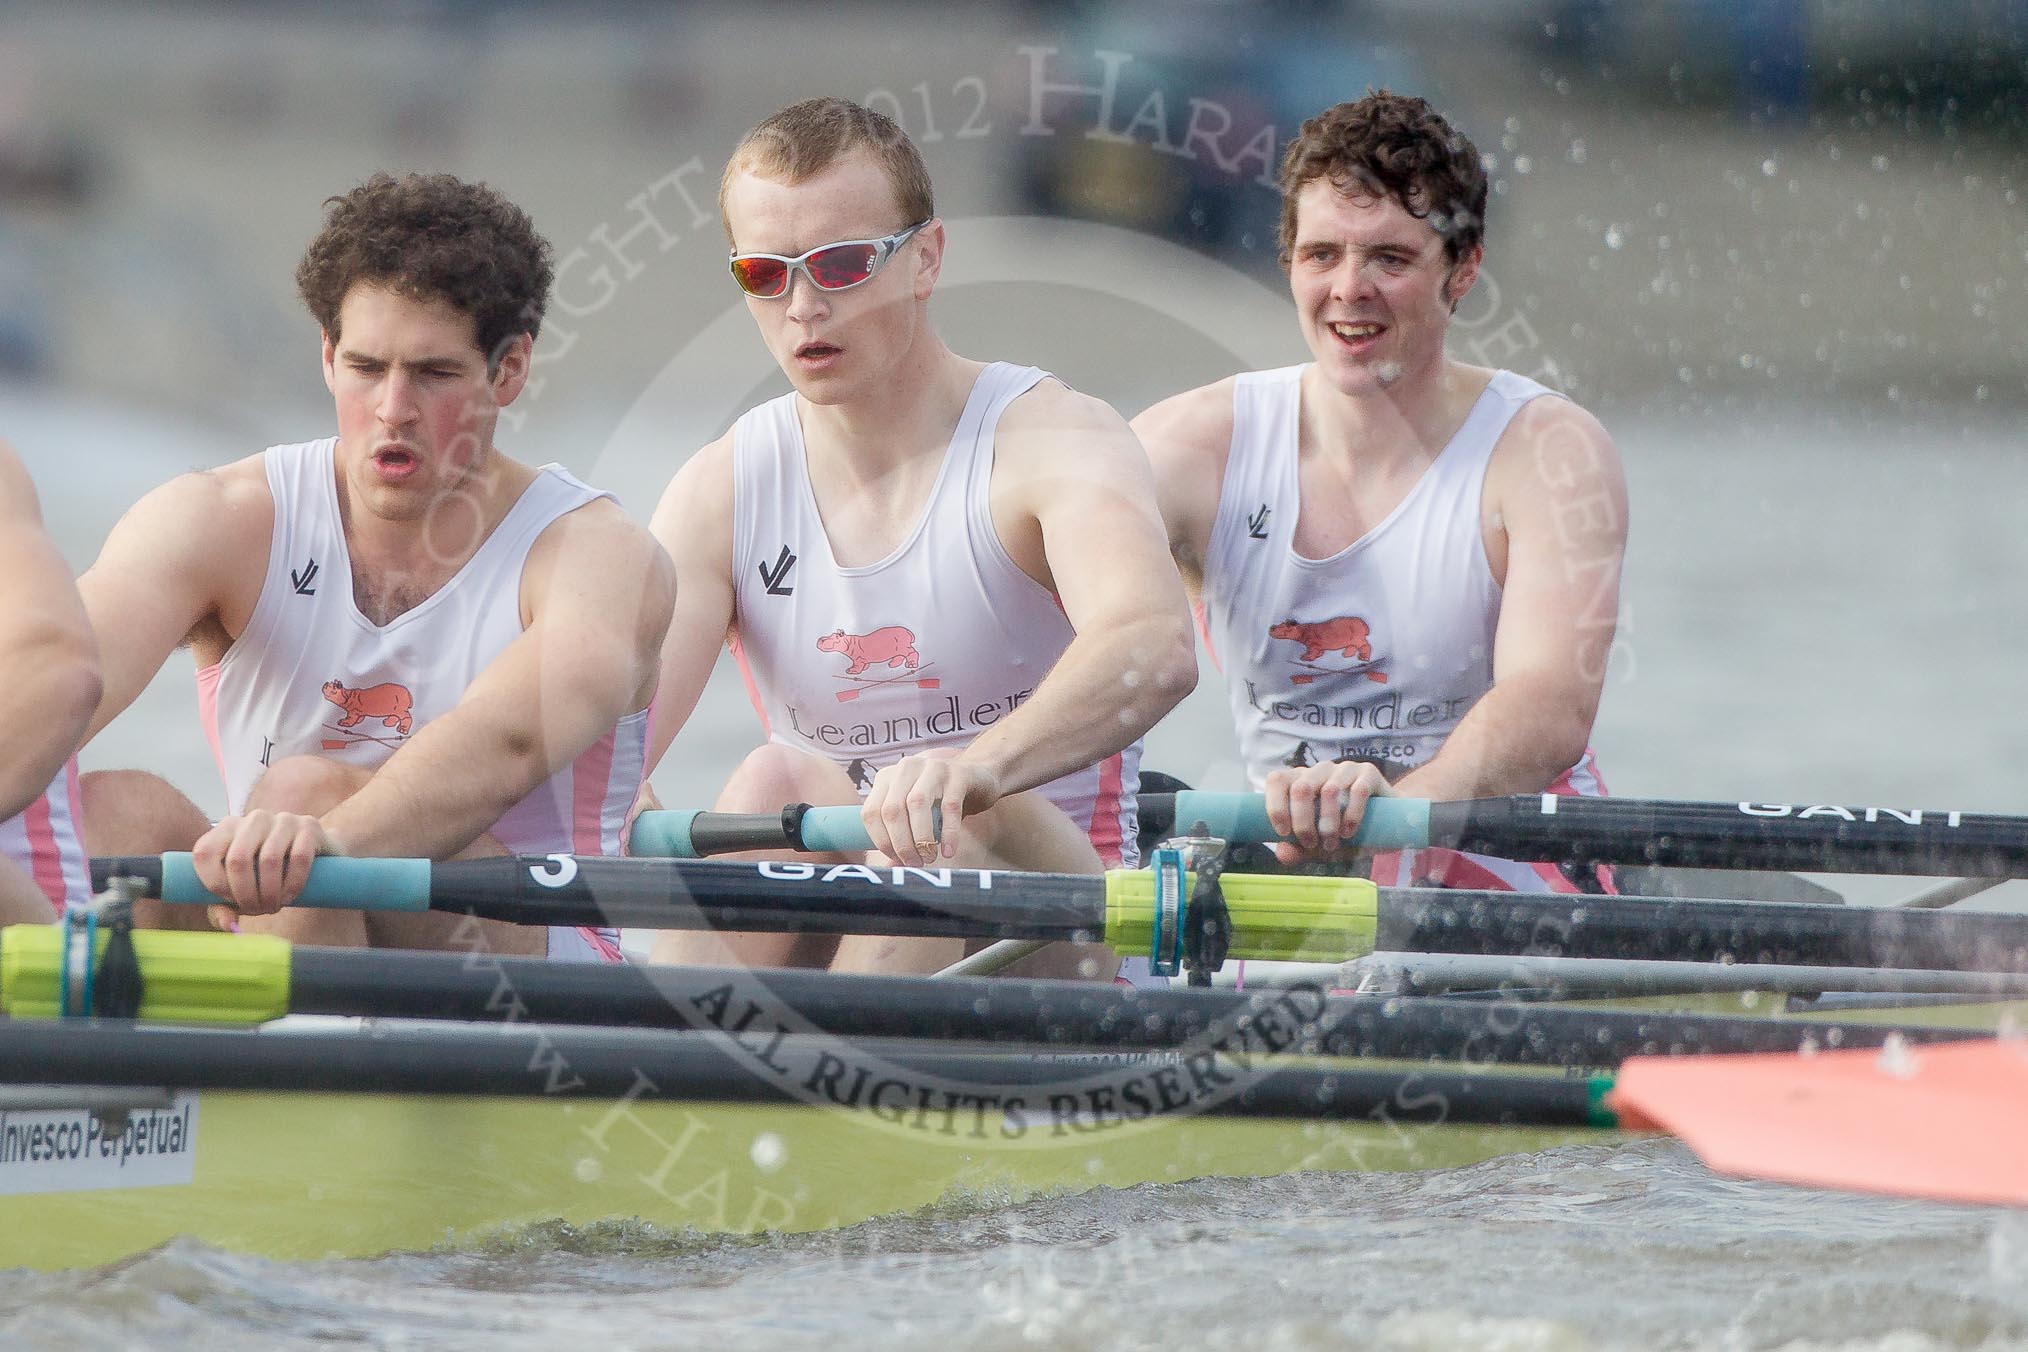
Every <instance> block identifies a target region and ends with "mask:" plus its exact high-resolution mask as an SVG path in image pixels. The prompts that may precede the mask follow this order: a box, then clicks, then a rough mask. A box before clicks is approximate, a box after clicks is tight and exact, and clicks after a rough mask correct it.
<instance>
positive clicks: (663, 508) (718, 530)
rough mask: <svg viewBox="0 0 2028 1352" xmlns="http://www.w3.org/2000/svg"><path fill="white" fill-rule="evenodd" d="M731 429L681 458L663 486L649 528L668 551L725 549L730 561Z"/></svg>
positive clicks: (679, 555)
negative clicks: (673, 472)
mask: <svg viewBox="0 0 2028 1352" xmlns="http://www.w3.org/2000/svg"><path fill="white" fill-rule="evenodd" d="M733 446H734V431H733V429H731V428H728V429H727V430H726V431H725V433H724V434H723V435H722V436H720V437H718V438H717V439H716V440H714V441H709V442H706V443H705V444H704V445H703V446H701V447H699V448H698V449H697V451H696V452H695V453H693V454H692V455H691V456H690V458H689V459H688V460H685V461H684V462H683V464H682V466H681V467H680V468H678V469H677V471H676V473H675V474H674V475H672V476H671V477H670V479H669V486H668V487H667V488H665V489H663V490H662V497H661V499H660V501H658V502H657V503H656V504H655V511H654V514H653V515H652V516H651V517H650V518H649V519H648V530H649V532H650V533H651V534H652V535H653V536H654V538H655V539H656V540H657V541H659V542H660V544H661V547H662V548H663V549H664V550H666V551H668V553H669V554H671V555H673V556H675V557H677V558H682V557H683V556H684V555H686V554H689V553H692V552H693V551H696V550H700V549H701V550H703V551H705V552H706V553H708V554H710V555H712V556H714V557H715V556H717V555H720V554H722V555H724V556H725V557H726V559H727V561H728V566H729V565H730V559H731V553H732V534H733V532H732V519H733V487H734V485H733V477H734V476H733Z"/></svg>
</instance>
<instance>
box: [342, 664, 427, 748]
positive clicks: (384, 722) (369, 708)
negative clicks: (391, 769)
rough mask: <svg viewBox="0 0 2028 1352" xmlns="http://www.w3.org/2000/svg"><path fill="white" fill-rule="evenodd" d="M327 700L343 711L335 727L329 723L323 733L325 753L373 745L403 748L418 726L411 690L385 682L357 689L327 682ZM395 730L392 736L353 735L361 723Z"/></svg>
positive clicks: (362, 733)
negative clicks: (407, 738) (410, 732)
mask: <svg viewBox="0 0 2028 1352" xmlns="http://www.w3.org/2000/svg"><path fill="white" fill-rule="evenodd" d="M324 698H325V699H327V700H329V701H331V703H333V704H335V705H337V706H338V708H339V709H340V710H342V711H343V712H342V714H341V716H340V717H339V718H338V719H337V720H336V721H335V722H333V723H327V724H325V726H324V731H325V732H326V733H327V734H331V735H327V736H326V737H325V738H324V749H325V750H326V751H343V750H345V749H346V748H347V747H353V746H358V745H360V744H361V743H363V742H372V743H374V744H375V745H377V746H386V747H396V746H400V745H401V743H402V740H403V739H404V738H406V737H407V736H408V734H409V731H410V730H411V729H412V728H414V726H415V697H414V696H412V695H411V694H409V690H408V687H407V686H405V685H396V684H395V683H394V682H392V681H384V682H382V683H381V684H379V685H368V686H361V687H359V688H357V689H355V688H353V687H352V686H348V685H346V684H345V683H344V682H342V681H326V682H324ZM369 722H370V723H372V724H373V725H375V726H376V727H380V728H387V729H392V730H393V735H392V736H389V735H387V734H386V733H384V732H383V733H376V732H373V731H368V730H361V731H354V729H356V728H359V726H360V724H362V723H369Z"/></svg>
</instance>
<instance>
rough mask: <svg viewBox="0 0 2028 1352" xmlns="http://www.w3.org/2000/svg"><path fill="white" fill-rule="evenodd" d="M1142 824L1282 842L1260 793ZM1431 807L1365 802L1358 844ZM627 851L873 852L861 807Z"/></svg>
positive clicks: (729, 817)
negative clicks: (784, 850) (1205, 830)
mask: <svg viewBox="0 0 2028 1352" xmlns="http://www.w3.org/2000/svg"><path fill="white" fill-rule="evenodd" d="M1140 807H1141V818H1142V821H1143V822H1144V823H1146V824H1147V825H1150V826H1152V827H1154V828H1155V829H1156V830H1157V831H1161V832H1165V833H1170V832H1174V833H1180V832H1188V831H1193V830H1195V829H1196V828H1197V826H1198V825H1199V824H1200V823H1201V824H1203V825H1204V826H1206V827H1208V828H1209V830H1210V833H1211V834H1212V835H1214V836H1218V837H1220V838H1222V839H1225V840H1235V841H1237V840H1246V841H1265V840H1280V839H1281V837H1280V836H1279V835H1277V834H1276V833H1275V830H1274V828H1273V827H1271V826H1269V825H1268V818H1267V804H1266V800H1264V799H1263V798H1262V797H1261V796H1260V795H1259V794H1257V793H1206V792H1201V791H1198V790H1194V789H1193V790H1190V791H1188V792H1184V793H1144V794H1142V795H1141V796H1140ZM1429 807H1430V805H1429V804H1428V803H1427V802H1424V801H1423V800H1422V799H1419V798H1374V799H1371V800H1369V801H1368V803H1367V804H1366V815H1365V817H1364V818H1363V819H1362V820H1361V821H1360V823H1359V831H1358V834H1357V835H1355V836H1354V837H1353V838H1352V842H1351V843H1353V844H1355V845H1361V846H1365V847H1368V848H1370V849H1376V850H1398V849H1411V848H1414V847H1416V846H1420V845H1427V844H1428V843H1429ZM628 841H629V844H628V847H627V848H628V852H629V853H630V854H634V855H638V856H641V857H643V858H646V857H651V856H653V857H660V858H667V859H701V858H704V857H705V856H707V855H713V854H729V853H731V852H733V851H735V850H769V849H790V850H812V851H837V852H846V853H849V852H852V851H856V850H864V849H869V848H871V846H872V841H870V840H869V839H868V838H867V835H866V825H865V823H864V822H863V821H862V820H861V819H860V815H859V809H858V808H856V807H810V806H809V805H807V804H803V803H797V804H795V805H793V806H791V807H789V808H787V809H785V810H784V811H783V812H782V813H781V814H780V815H778V816H777V815H770V814H768V813H764V812H753V813H747V812H643V813H642V814H641V815H640V816H639V817H638V818H636V819H635V821H634V830H633V834H632V835H631V836H629V837H628Z"/></svg>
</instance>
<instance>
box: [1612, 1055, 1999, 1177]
mask: <svg viewBox="0 0 2028 1352" xmlns="http://www.w3.org/2000/svg"><path fill="white" fill-rule="evenodd" d="M1610 1102H1611V1106H1612V1107H1613V1109H1614V1110H1615V1111H1617V1112H1618V1114H1619V1117H1620V1121H1621V1122H1622V1124H1624V1125H1625V1126H1627V1127H1630V1128H1641V1127H1652V1128H1658V1129H1660V1130H1663V1131H1667V1132H1670V1133H1671V1134H1673V1135H1676V1136H1679V1137H1681V1138H1682V1139H1683V1141H1684V1142H1685V1144H1687V1145H1688V1146H1689V1147H1690V1148H1691V1149H1692V1150H1694V1151H1696V1152H1697V1155H1698V1157H1699V1158H1701V1159H1702V1160H1703V1161H1704V1162H1705V1163H1706V1164H1708V1165H1710V1166H1711V1167H1712V1168H1713V1169H1716V1170H1718V1171H1719V1172H1721V1173H1726V1174H1734V1175H1737V1176H1740V1177H1745V1178H1768V1179H1775V1180H1777V1181H1780V1182H1786V1183H1801V1184H1806V1185H1809V1186H1812V1187H1820V1188H1836V1189H1841V1190H1844V1191H1851V1192H1876V1193H1890V1194H1894V1195H1897V1196H1905V1197H1926V1198H1931V1199H1934V1200H1938V1201H1947V1202H1979V1203H1987V1204H1998V1205H2006V1206H2028V1151H2024V1150H2023V1149H2022V1148H2021V1141H2022V1138H2023V1133H2024V1132H2028V1043H2024V1042H2022V1041H2020V1040H2017V1039H2000V1040H1990V1039H1988V1040H1978V1041H1971V1042H1956V1043H1950V1044H1944V1045H1924V1046H1919V1047H1918V1046H1910V1045H1908V1044H1906V1043H1898V1042H1892V1041H1891V1042H1889V1043H1888V1044H1887V1045H1886V1046H1884V1047H1880V1048H1867V1049H1861V1050H1852V1051H1836V1052H1818V1053H1815V1054H1802V1055H1799V1054H1783V1055H1765V1056H1762V1055H1754V1056H1699V1057H1654V1056H1643V1057H1635V1058H1633V1059H1632V1060H1629V1061H1628V1062H1626V1064H1624V1065H1623V1066H1621V1067H1620V1071H1619V1075H1618V1077H1617V1084H1616V1086H1615V1088H1614V1090H1613V1093H1612V1096H1611V1100H1610Z"/></svg>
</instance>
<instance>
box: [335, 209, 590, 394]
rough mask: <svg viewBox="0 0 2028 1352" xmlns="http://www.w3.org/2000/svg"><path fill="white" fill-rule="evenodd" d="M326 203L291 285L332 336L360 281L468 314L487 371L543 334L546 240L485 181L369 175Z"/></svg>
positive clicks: (547, 281) (547, 262) (548, 271)
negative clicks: (515, 344) (509, 349)
mask: <svg viewBox="0 0 2028 1352" xmlns="http://www.w3.org/2000/svg"><path fill="white" fill-rule="evenodd" d="M324 208H325V214H324V228H323V230H321V231H319V232H318V234H317V237H316V238H315V239H313V240H311V241H310V247H309V249H308V250H306V251H305V252H304V254H303V261H302V262H301V263H298V264H297V265H296V289H297V291H299V292H300V293H301V294H302V297H303V303H304V304H305V305H307V306H309V307H310V313H311V314H312V315H314V316H316V319H317V323H318V324H319V325H320V326H321V327H322V328H323V330H324V332H325V334H326V335H327V336H328V337H329V338H331V339H332V341H334V342H335V341H337V338H338V308H339V306H340V305H342V304H343V303H344V301H345V296H346V294H347V293H348V292H349V291H351V289H352V288H353V287H354V286H355V285H357V284H358V283H360V282H370V283H373V284H375V285H379V286H385V287H387V288H389V289H390V290H393V291H396V292H398V293H400V294H401V295H404V296H408V297H410V298H411V299H414V300H441V301H444V302H446V303H447V304H449V305H451V306H452V307H453V308H455V309H457V310H460V311H462V312H464V313H465V314H468V315H470V316H471V317H472V327H473V337H474V340H475V341H476V342H477V344H478V347H479V350H480V351H481V352H484V353H485V354H486V365H487V369H488V370H492V369H494V367H495V366H496V364H497V363H498V361H499V358H500V356H501V353H502V351H503V350H504V349H505V348H506V346H507V344H509V343H510V342H512V341H513V340H514V339H515V338H516V337H517V336H518V335H520V334H524V333H525V334H527V335H528V336H529V337H530V338H531V339H533V338H534V337H535V335H536V333H537V332H539V331H540V330H541V328H542V312H543V309H544V308H545V307H546V306H547V304H548V302H549V284H550V281H551V279H552V278H553V276H554V268H553V267H552V266H551V263H550V256H551V250H550V247H549V242H548V241H547V240H545V239H543V238H542V236H541V235H539V234H537V233H536V231H535V223H534V222H533V221H531V220H529V219H528V213H527V212H525V211H523V210H522V209H521V208H520V207H517V206H515V205H514V204H513V203H512V202H510V201H508V200H507V199H506V198H504V197H502V196H501V195H500V194H499V193H497V192H495V191H493V189H491V188H489V187H487V186H486V185H485V184H483V183H466V182H464V181H463V180H461V179H457V178H453V177H452V176H451V175H449V174H405V175H403V176H402V177H400V178H396V177H394V176H393V175H391V174H375V175H374V176H373V177H372V178H369V179H367V180H366V182H364V183H362V184H360V185H359V186H358V187H356V188H354V189H353V190H352V191H351V192H348V193H346V194H345V195H344V196H342V197H331V198H327V199H325V202H324Z"/></svg>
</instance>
